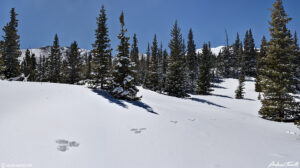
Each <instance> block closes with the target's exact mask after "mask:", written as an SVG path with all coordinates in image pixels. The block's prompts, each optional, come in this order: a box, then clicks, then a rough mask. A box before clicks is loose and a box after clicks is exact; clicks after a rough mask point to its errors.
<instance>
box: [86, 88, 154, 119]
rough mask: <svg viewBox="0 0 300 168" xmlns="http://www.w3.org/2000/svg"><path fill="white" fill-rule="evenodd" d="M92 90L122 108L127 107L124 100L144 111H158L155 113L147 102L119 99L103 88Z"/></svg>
mask: <svg viewBox="0 0 300 168" xmlns="http://www.w3.org/2000/svg"><path fill="white" fill-rule="evenodd" d="M92 91H93V92H94V93H97V94H98V95H99V96H102V97H103V98H105V99H106V100H108V101H109V102H110V103H113V104H117V105H119V106H121V107H123V108H127V109H128V106H127V105H126V104H125V102H126V103H129V104H132V105H134V106H137V107H140V108H143V109H145V110H146V111H148V112H149V113H152V114H158V113H156V112H155V111H154V110H153V109H152V107H150V106H149V105H147V104H145V103H143V102H140V101H129V100H119V99H116V98H114V97H113V96H111V95H110V94H109V93H108V92H107V91H104V90H97V89H93V90H92Z"/></svg>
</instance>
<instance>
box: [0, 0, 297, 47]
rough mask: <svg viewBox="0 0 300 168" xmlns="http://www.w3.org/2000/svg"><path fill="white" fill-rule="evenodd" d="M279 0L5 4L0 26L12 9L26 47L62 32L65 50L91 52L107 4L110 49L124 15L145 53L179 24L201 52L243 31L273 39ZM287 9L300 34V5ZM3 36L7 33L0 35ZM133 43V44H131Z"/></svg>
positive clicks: (0, 3)
mask: <svg viewBox="0 0 300 168" xmlns="http://www.w3.org/2000/svg"><path fill="white" fill-rule="evenodd" d="M274 1H275V0H0V27H3V26H4V25H5V24H6V23H7V22H8V21H9V10H10V8H12V7H15V8H16V11H17V13H18V14H19V16H18V19H19V20H20V22H19V34H20V36H21V48H36V47H41V46H46V45H51V44H52V41H53V38H54V34H55V33H57V34H58V36H59V39H60V43H61V45H62V46H67V45H70V43H71V42H72V41H74V40H76V41H78V43H79V46H80V47H81V48H87V49H91V48H92V47H91V44H92V43H93V41H94V30H95V28H96V17H97V16H98V14H99V10H100V7H101V5H102V4H103V5H105V8H106V10H107V15H108V19H109V20H108V26H109V31H110V38H111V44H112V47H113V48H114V49H116V48H117V45H118V43H119V41H118V39H117V35H118V33H119V30H120V24H119V20H118V17H119V15H120V13H121V11H122V10H123V11H124V13H125V23H126V27H127V28H128V34H127V35H128V36H130V37H132V35H133V33H136V34H137V37H138V40H139V47H140V50H141V52H145V50H146V46H147V43H148V42H150V43H151V42H152V40H153V36H154V34H155V33H156V34H157V37H158V40H159V41H162V42H163V45H164V47H167V45H168V42H169V40H170V35H169V34H170V29H171V28H172V25H173V23H174V21H175V20H176V19H177V20H178V23H179V26H180V27H181V29H182V33H183V36H184V37H185V38H186V37H187V33H188V30H189V29H190V28H192V29H193V31H194V37H195V42H196V45H197V48H201V45H202V44H203V42H207V41H211V44H212V46H219V45H223V44H224V43H225V33H224V30H225V29H227V31H228V34H229V38H230V39H229V40H230V42H231V43H232V42H233V41H234V40H235V36H236V33H237V32H239V33H240V36H241V37H242V38H243V37H244V34H245V31H246V30H247V29H249V28H252V30H253V34H254V38H255V42H256V45H257V46H259V44H260V40H261V38H262V36H263V35H266V36H267V37H268V36H269V32H268V20H270V11H269V10H268V9H269V8H271V7H272V3H273V2H274ZM284 6H285V9H286V11H287V13H288V14H289V16H291V17H292V18H293V21H292V22H291V23H290V24H289V28H290V29H291V30H292V31H295V30H297V31H298V32H299V33H298V34H300V10H299V7H300V1H299V0H284ZM0 34H1V35H3V32H2V31H1V32H0ZM130 41H131V40H130Z"/></svg>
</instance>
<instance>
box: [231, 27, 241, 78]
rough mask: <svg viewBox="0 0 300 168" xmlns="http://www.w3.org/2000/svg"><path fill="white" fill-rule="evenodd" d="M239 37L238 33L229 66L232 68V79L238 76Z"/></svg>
mask: <svg viewBox="0 0 300 168" xmlns="http://www.w3.org/2000/svg"><path fill="white" fill-rule="evenodd" d="M240 45H241V42H240V36H239V33H237V35H236V40H235V43H234V44H233V57H232V61H231V65H232V68H233V77H234V78H236V77H237V76H238V74H239V68H240V62H241V58H242V55H241V52H240Z"/></svg>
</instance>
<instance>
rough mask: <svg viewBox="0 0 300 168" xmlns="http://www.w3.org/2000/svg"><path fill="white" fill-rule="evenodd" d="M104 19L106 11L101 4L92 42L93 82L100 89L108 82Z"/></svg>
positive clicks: (108, 45)
mask: <svg viewBox="0 0 300 168" xmlns="http://www.w3.org/2000/svg"><path fill="white" fill-rule="evenodd" d="M106 21H107V17H106V13H105V9H104V6H103V5H102V7H101V10H100V15H99V17H98V18H97V29H96V30H95V36H96V40H95V43H94V44H93V48H94V49H93V56H94V57H93V58H94V60H93V63H94V66H95V67H94V68H95V69H94V73H95V79H96V83H95V84H96V85H99V86H100V87H101V89H104V87H107V85H108V83H110V82H109V80H110V78H109V77H110V68H109V66H110V65H109V58H110V54H111V49H110V44H109V42H110V39H109V37H108V28H107V24H106Z"/></svg>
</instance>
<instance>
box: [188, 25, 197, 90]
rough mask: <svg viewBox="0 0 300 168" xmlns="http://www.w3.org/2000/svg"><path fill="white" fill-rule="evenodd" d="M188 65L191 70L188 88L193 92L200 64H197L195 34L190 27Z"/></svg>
mask: <svg viewBox="0 0 300 168" xmlns="http://www.w3.org/2000/svg"><path fill="white" fill-rule="evenodd" d="M187 65H188V70H189V80H188V90H189V91H190V92H191V93H193V92H194V91H195V88H196V82H197V81H196V79H197V73H198V72H197V71H198V68H197V66H198V65H197V54H196V45H195V42H194V35H193V31H192V29H190V31H189V34H188V43H187Z"/></svg>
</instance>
